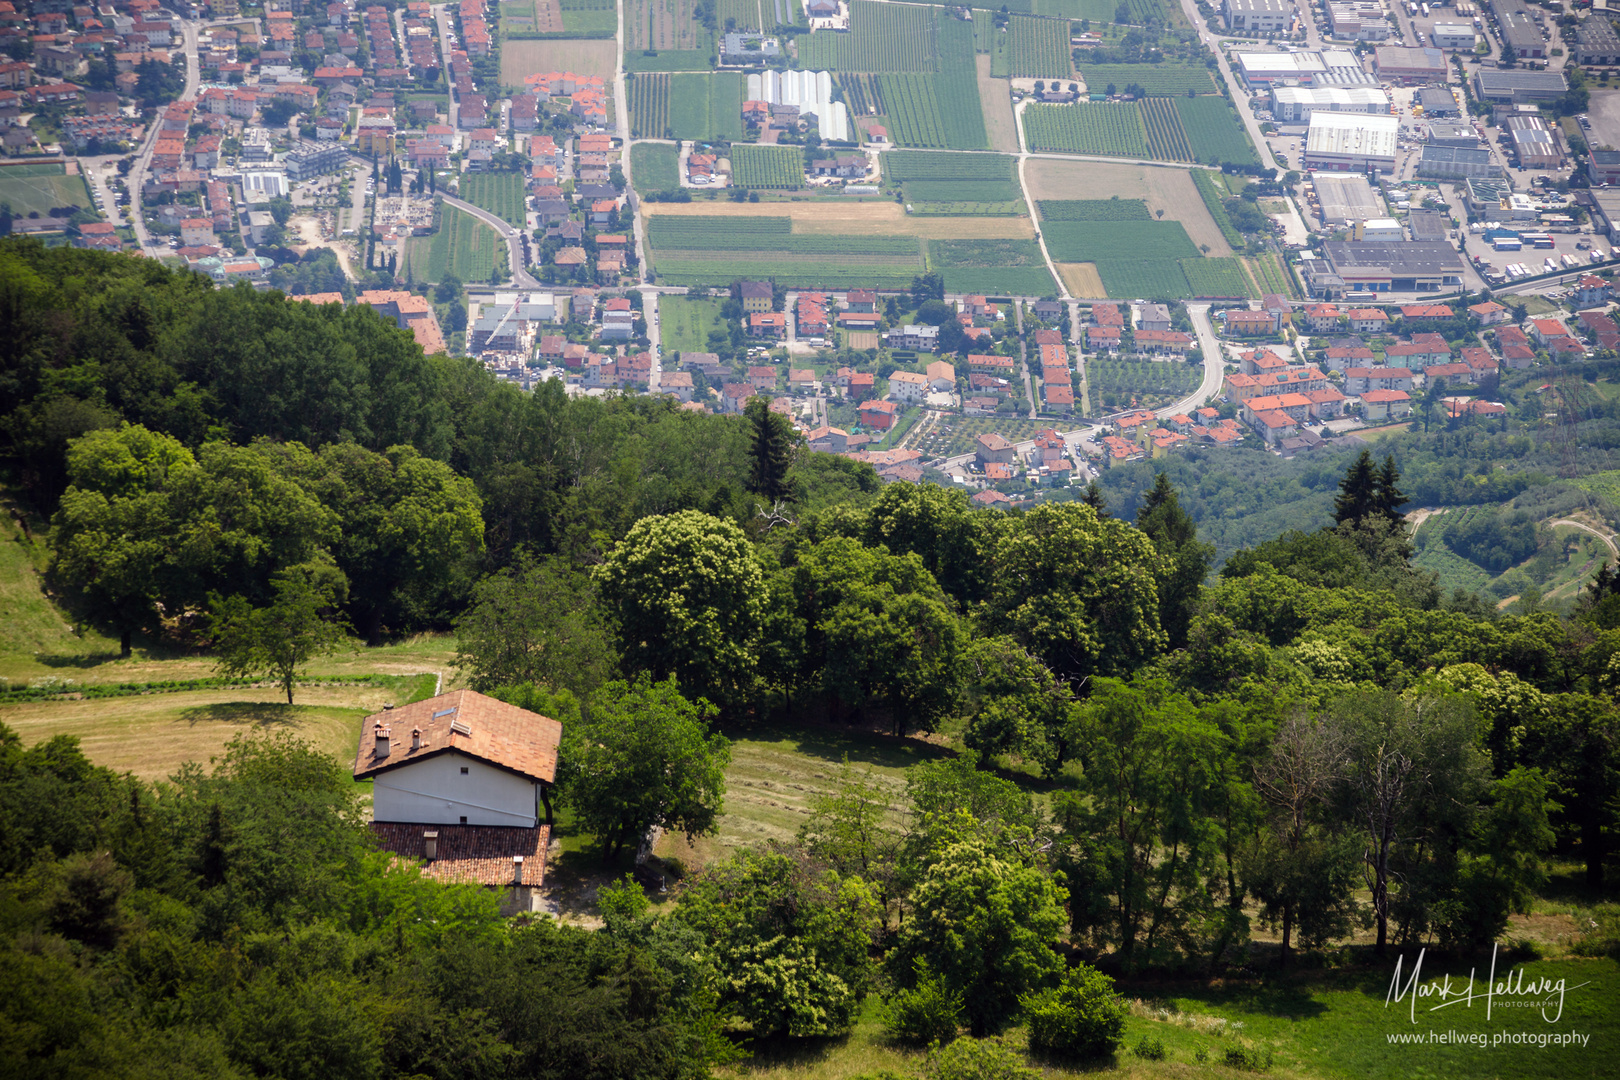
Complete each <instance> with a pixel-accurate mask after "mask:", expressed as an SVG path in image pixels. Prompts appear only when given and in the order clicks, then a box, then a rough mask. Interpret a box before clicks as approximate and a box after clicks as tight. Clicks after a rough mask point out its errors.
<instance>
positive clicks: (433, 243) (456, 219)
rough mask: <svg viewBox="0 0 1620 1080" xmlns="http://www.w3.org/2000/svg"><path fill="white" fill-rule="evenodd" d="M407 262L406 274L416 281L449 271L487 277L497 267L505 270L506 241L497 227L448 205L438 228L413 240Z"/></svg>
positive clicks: (440, 277)
mask: <svg viewBox="0 0 1620 1080" xmlns="http://www.w3.org/2000/svg"><path fill="white" fill-rule="evenodd" d="M408 263H409V270H408V271H407V275H408V277H409V278H410V279H411V280H413V281H443V280H444V279H445V277H446V276H447V275H454V276H455V277H458V278H460V279H461V280H462V281H488V280H490V279H491V278H492V277H493V276H494V274H495V271H496V268H497V267H500V268H502V269H503V270H504V268H505V265H506V245H505V244H504V243H502V242H501V239H500V237H498V236H496V235H495V230H493V229H491V228H490V227H489V226H488V225H485V224H484V223H483V222H481V221H479V220H478V219H477V218H475V217H473V216H472V215H471V214H469V213H467V212H466V211H465V210H457V209H456V208H455V207H453V206H446V207H444V208H443V213H442V214H441V215H440V218H439V231H438V232H436V233H434V234H433V236H432V237H431V238H429V237H415V238H413V239H412V240H411V246H410V252H409V254H408ZM503 276H504V274H503Z"/></svg>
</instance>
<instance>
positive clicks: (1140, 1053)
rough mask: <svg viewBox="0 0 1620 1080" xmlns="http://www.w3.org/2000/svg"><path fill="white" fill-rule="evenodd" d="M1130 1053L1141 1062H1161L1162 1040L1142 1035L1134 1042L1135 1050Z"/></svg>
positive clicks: (1162, 1057) (1162, 1056)
mask: <svg viewBox="0 0 1620 1080" xmlns="http://www.w3.org/2000/svg"><path fill="white" fill-rule="evenodd" d="M1132 1053H1134V1054H1135V1055H1136V1056H1137V1057H1139V1058H1141V1059H1142V1060H1143V1061H1163V1060H1164V1040H1163V1039H1158V1038H1154V1037H1153V1036H1151V1035H1144V1036H1142V1037H1141V1038H1140V1039H1138V1040H1137V1041H1136V1049H1135V1050H1133V1051H1132Z"/></svg>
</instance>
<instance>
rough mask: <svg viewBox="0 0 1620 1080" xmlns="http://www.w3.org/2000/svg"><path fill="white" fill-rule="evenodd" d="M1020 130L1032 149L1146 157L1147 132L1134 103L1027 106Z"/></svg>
mask: <svg viewBox="0 0 1620 1080" xmlns="http://www.w3.org/2000/svg"><path fill="white" fill-rule="evenodd" d="M1024 131H1025V136H1026V138H1027V139H1028V141H1029V146H1030V149H1032V150H1046V151H1058V152H1062V151H1068V152H1071V153H1076V154H1097V155H1104V156H1109V157H1129V158H1137V159H1144V158H1147V157H1149V152H1148V146H1147V133H1146V131H1145V130H1144V129H1143V127H1142V115H1141V110H1140V109H1138V108H1137V107H1136V103H1135V102H1131V103H1129V104H1124V103H1121V104H1103V105H1031V106H1029V107H1027V108H1025V109H1024Z"/></svg>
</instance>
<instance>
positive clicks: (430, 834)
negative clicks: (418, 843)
mask: <svg viewBox="0 0 1620 1080" xmlns="http://www.w3.org/2000/svg"><path fill="white" fill-rule="evenodd" d="M422 856H423V857H424V858H425V859H427V861H428V862H432V861H433V860H434V859H437V858H438V857H439V830H438V829H429V830H427V831H426V832H424V833H423V834H422Z"/></svg>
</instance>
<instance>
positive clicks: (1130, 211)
mask: <svg viewBox="0 0 1620 1080" xmlns="http://www.w3.org/2000/svg"><path fill="white" fill-rule="evenodd" d="M1036 205H1037V207H1038V208H1039V209H1040V212H1041V220H1042V221H1152V220H1153V215H1152V214H1150V213H1148V208H1147V203H1145V202H1143V201H1142V200H1141V199H1121V198H1117V197H1116V198H1112V199H1046V200H1042V201H1041V202H1039V203H1037V204H1036Z"/></svg>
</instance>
